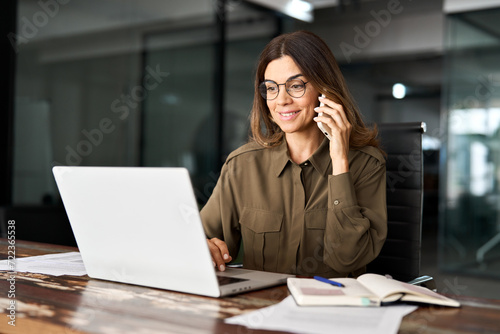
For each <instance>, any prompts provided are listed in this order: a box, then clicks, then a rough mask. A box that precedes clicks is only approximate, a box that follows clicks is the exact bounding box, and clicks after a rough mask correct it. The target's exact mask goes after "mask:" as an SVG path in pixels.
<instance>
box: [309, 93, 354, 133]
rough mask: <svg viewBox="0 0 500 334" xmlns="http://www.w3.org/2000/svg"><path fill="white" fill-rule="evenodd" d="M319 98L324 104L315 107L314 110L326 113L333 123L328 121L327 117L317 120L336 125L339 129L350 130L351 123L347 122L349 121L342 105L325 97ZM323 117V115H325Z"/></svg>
mask: <svg viewBox="0 0 500 334" xmlns="http://www.w3.org/2000/svg"><path fill="white" fill-rule="evenodd" d="M319 100H320V101H321V102H323V103H324V104H325V105H324V106H323V107H317V108H315V111H317V112H322V113H324V114H328V115H329V116H330V117H331V118H332V120H333V121H334V123H332V122H329V120H328V119H325V120H319V121H321V122H323V121H324V122H325V123H326V124H328V125H331V126H334V127H337V128H339V129H345V130H349V131H350V128H351V123H349V121H348V120H347V116H346V114H345V112H344V108H343V107H342V105H341V104H338V103H335V102H333V101H332V100H329V99H327V98H322V97H319ZM323 117H325V115H324V116H323ZM330 123H331V124H330Z"/></svg>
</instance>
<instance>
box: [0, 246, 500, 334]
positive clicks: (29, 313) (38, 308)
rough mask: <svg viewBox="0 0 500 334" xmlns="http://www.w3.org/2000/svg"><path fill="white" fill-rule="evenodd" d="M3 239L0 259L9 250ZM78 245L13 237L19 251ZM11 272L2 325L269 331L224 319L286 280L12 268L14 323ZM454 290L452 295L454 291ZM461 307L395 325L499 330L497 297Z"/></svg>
mask: <svg viewBox="0 0 500 334" xmlns="http://www.w3.org/2000/svg"><path fill="white" fill-rule="evenodd" d="M7 246H8V244H7V241H6V240H5V239H0V259H6V258H7ZM75 250H76V249H75V248H71V247H64V246H54V245H48V244H40V243H32V242H22V241H16V258H21V257H25V256H32V255H42V254H50V253H58V252H67V251H75ZM7 279H8V272H0V307H1V311H2V313H3V314H2V315H1V316H0V332H1V333H17V334H20V333H23V334H24V333H51V334H58V333H64V334H77V333H139V334H140V333H147V334H150V333H153V334H154V333H176V334H178V333H186V334H193V333H218V334H230V333H237V334H246V333H255V334H257V333H271V332H269V331H256V330H249V329H247V328H246V327H241V326H235V325H228V324H225V323H224V321H223V319H225V318H227V317H231V316H234V315H238V314H242V313H244V312H248V311H252V310H256V309H259V308H262V307H265V306H269V305H272V304H274V303H277V302H279V301H281V300H282V299H283V298H285V297H286V296H288V290H287V288H286V286H280V287H275V288H271V289H266V290H261V291H255V292H249V293H246V294H243V295H238V296H234V297H228V298H221V299H215V298H208V297H201V296H194V295H188V294H183V293H177V292H171V291H165V290H159V289H151V288H146V287H140V286H133V285H127V284H120V283H113V282H107V281H102V280H94V279H90V278H89V277H87V276H60V277H55V276H47V275H40V274H29V273H17V276H16V281H15V282H16V283H15V300H16V306H17V310H16V322H15V324H16V326H15V327H12V326H10V325H8V321H9V318H8V317H7V315H8V310H7V309H6V308H7V306H8V305H9V302H10V300H11V299H9V298H8V295H7V294H8V291H9V287H10V283H9V282H7ZM455 298H456V297H455ZM457 299H459V300H460V301H461V302H462V303H463V306H462V307H461V308H458V309H456V308H444V307H427V306H424V307H419V309H418V310H417V311H415V312H413V313H411V314H409V315H408V316H406V317H405V318H404V319H403V322H402V324H401V327H400V330H399V332H400V333H500V301H498V300H485V299H478V298H466V297H459V298H457Z"/></svg>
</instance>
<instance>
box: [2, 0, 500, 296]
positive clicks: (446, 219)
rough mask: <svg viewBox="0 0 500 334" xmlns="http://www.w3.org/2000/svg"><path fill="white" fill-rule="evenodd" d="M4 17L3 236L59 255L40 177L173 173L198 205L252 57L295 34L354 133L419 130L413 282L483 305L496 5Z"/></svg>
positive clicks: (496, 177)
mask: <svg viewBox="0 0 500 334" xmlns="http://www.w3.org/2000/svg"><path fill="white" fill-rule="evenodd" d="M4 6H5V8H4V9H3V14H2V15H3V18H2V21H3V22H2V24H1V26H2V35H3V36H4V43H3V44H2V51H1V52H2V55H3V56H4V57H3V59H9V61H8V62H4V70H3V72H2V73H4V75H3V76H2V79H1V80H2V81H1V85H2V86H1V87H2V89H1V90H0V94H1V95H2V103H3V105H2V112H1V113H0V115H1V116H0V118H1V121H0V127H1V130H0V133H1V137H0V138H1V139H0V143H1V145H2V147H4V149H3V150H2V153H1V157H0V158H1V166H0V179H1V182H2V183H1V184H2V186H1V190H0V191H1V193H0V207H1V209H0V212H1V215H2V217H0V218H2V219H3V220H4V221H5V220H6V219H15V220H16V224H17V227H16V228H17V233H18V238H19V239H22V238H24V239H29V240H35V241H45V242H53V243H61V244H74V240H73V239H72V234H71V230H70V229H69V225H68V223H67V220H66V216H65V214H64V209H63V207H62V204H61V202H60V198H59V195H58V191H57V188H56V185H55V183H54V180H53V177H52V174H51V168H52V166H54V165H81V166H88V165H97V166H184V167H186V168H188V170H189V171H190V173H191V176H192V178H193V183H194V188H195V193H196V197H197V199H198V201H199V203H200V206H202V205H203V204H204V203H205V201H206V200H207V199H208V197H209V196H210V193H211V191H212V189H213V187H214V185H215V182H216V181H217V178H218V175H219V170H220V167H221V164H222V163H223V161H224V159H225V157H226V156H227V154H228V153H229V152H231V151H232V150H233V149H235V148H237V147H238V146H239V145H241V144H243V143H245V142H246V140H247V139H248V115H249V111H250V109H251V105H252V99H253V74H254V69H255V64H256V61H257V58H258V56H259V53H260V51H261V50H262V48H263V47H264V46H265V45H266V43H267V42H268V41H269V40H270V39H271V38H273V37H274V36H276V35H278V34H280V33H284V32H289V31H294V30H298V29H306V30H311V31H313V32H315V33H317V34H318V35H320V36H321V37H322V38H324V39H325V40H326V41H327V43H328V44H329V46H330V48H331V49H332V51H333V52H334V54H335V56H336V57H337V59H338V61H339V63H340V64H341V68H342V71H343V73H344V75H345V77H346V79H347V81H348V83H349V85H350V88H351V91H352V93H353V95H354V96H355V98H356V100H357V102H358V104H359V106H360V108H361V110H362V112H363V114H364V116H365V119H366V121H367V122H368V123H372V122H405V121H423V122H425V123H426V124H427V133H426V134H425V136H424V164H425V176H424V181H425V182H424V183H425V189H424V226H423V236H424V244H423V254H424V258H423V261H422V274H426V273H427V274H431V275H433V276H434V277H435V279H436V283H437V284H438V288H440V290H441V291H443V290H444V291H445V292H448V293H452V294H453V293H454V294H465V295H477V296H484V297H493V298H500V289H498V286H499V285H498V284H497V282H499V278H500V62H499V61H498V59H500V0H479V1H467V0H418V1H411V0H309V1H302V0H275V1H264V0H225V1H221V0H183V1H164V0H142V1H134V0H85V1H84V0H40V1H38V0H17V1H16V0H11V1H7V2H6V3H5V4H4ZM5 36H7V38H6V39H5ZM2 232H3V233H5V230H3V231H2ZM495 286H496V287H497V288H496V289H493V290H494V291H492V289H491V287H495ZM495 294H496V295H495Z"/></svg>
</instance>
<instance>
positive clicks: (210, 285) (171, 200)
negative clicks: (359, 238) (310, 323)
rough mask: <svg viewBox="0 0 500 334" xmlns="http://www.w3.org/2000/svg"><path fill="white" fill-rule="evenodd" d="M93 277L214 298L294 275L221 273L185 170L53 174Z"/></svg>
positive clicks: (60, 169)
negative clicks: (211, 252)
mask: <svg viewBox="0 0 500 334" xmlns="http://www.w3.org/2000/svg"><path fill="white" fill-rule="evenodd" d="M53 174H54V177H55V179H56V183H57V186H58V188H59V192H60V194H61V198H62V200H63V203H64V207H65V209H66V212H67V214H68V218H69V221H70V224H71V227H72V229H73V233H74V235H75V239H76V242H77V244H78V248H79V251H80V253H81V255H82V259H83V262H84V264H85V268H86V270H87V273H88V275H89V276H90V277H93V278H98V279H105V280H111V281H117V282H123V283H130V284H137V285H144V286H149V287H155V288H161V289H167V290H175V291H181V292H187V293H192V294H199V295H205V296H212V297H220V296H226V295H230V294H235V293H239V292H244V291H249V290H254V289H260V288H264V287H269V286H273V285H278V284H284V283H286V279H287V277H291V275H285V274H277V273H269V272H260V271H251V270H245V269H236V268H228V269H227V270H226V271H225V272H222V273H221V272H218V271H217V272H216V270H215V269H214V268H213V263H212V259H211V256H210V252H209V249H208V245H207V241H206V237H205V234H204V231H203V226H202V223H201V219H200V215H199V210H198V205H197V203H196V200H195V197H194V193H193V188H192V185H191V180H190V178H189V173H188V171H187V170H186V169H185V168H147V167H69V166H56V167H54V168H53Z"/></svg>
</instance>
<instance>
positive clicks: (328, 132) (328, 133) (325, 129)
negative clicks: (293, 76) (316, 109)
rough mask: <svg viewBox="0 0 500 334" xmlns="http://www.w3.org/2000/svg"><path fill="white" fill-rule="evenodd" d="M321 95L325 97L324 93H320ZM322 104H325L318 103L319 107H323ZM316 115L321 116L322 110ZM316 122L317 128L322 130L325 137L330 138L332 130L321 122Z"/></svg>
mask: <svg viewBox="0 0 500 334" xmlns="http://www.w3.org/2000/svg"><path fill="white" fill-rule="evenodd" d="M321 97H325V94H321ZM324 105H325V104H324V103H323V102H321V103H320V104H319V106H320V107H323V106H324ZM318 116H323V113H322V112H320V113H318ZM316 124H318V128H319V129H320V130H321V132H323V134H324V135H325V136H326V138H328V139H329V140H332V130H331V129H330V127H329V126H328V125H325V124H323V123H321V122H318V123H316Z"/></svg>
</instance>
